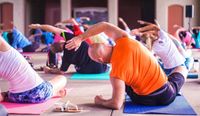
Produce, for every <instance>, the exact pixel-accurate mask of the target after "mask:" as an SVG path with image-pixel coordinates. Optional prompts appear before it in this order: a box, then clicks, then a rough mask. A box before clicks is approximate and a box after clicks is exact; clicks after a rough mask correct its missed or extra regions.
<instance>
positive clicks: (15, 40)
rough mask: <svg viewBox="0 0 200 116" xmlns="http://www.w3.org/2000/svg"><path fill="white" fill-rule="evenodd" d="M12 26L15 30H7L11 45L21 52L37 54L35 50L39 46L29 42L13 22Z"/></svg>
mask: <svg viewBox="0 0 200 116" xmlns="http://www.w3.org/2000/svg"><path fill="white" fill-rule="evenodd" d="M11 24H12V26H13V28H12V29H9V30H7V31H8V34H7V38H8V42H9V44H10V45H11V46H12V47H13V48H15V49H17V50H18V51H20V52H21V51H22V52H35V50H36V49H38V48H39V44H37V43H35V42H31V41H29V40H28V39H27V38H26V37H25V36H24V34H22V33H21V32H20V31H19V30H18V29H17V27H15V26H14V24H13V23H12V22H11Z"/></svg>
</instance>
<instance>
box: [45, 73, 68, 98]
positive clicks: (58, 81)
mask: <svg viewBox="0 0 200 116" xmlns="http://www.w3.org/2000/svg"><path fill="white" fill-rule="evenodd" d="M49 82H50V83H51V84H52V85H53V96H61V97H64V96H65V95H66V90H65V85H66V83H67V78H66V77H65V76H63V75H59V76H56V77H54V78H53V79H52V80H50V81H49Z"/></svg>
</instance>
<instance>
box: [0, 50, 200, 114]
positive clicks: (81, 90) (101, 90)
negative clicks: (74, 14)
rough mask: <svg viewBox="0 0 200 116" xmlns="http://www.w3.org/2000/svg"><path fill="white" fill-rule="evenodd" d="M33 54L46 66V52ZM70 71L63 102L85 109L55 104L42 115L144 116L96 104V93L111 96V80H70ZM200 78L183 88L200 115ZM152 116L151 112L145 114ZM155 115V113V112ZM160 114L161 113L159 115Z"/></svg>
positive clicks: (36, 62) (4, 86)
mask: <svg viewBox="0 0 200 116" xmlns="http://www.w3.org/2000/svg"><path fill="white" fill-rule="evenodd" d="M28 55H30V56H31V58H32V61H33V63H34V67H39V66H44V65H45V61H46V54H45V53H38V54H28ZM68 72H69V73H67V74H65V76H66V78H68V83H67V85H66V86H67V88H72V90H71V91H70V92H69V93H68V95H67V96H66V97H65V98H63V99H61V102H66V101H67V100H70V102H72V103H74V104H77V105H78V106H79V107H81V108H82V109H83V111H82V112H80V113H58V112H53V111H52V109H53V106H52V107H50V108H49V109H48V111H46V112H45V113H43V114H42V116H66V115H67V116H68V115H69V116H71V115H73V116H134V115H135V116H136V115H137V116H142V114H124V113H123V107H122V108H121V109H120V110H110V109H106V108H103V107H99V106H96V105H94V97H95V95H99V94H101V95H103V96H104V97H106V98H110V97H111V92H112V88H111V85H110V83H109V80H104V81H102V80H87V81H85V80H84V81H80V80H70V76H71V74H72V73H73V72H74V69H73V66H71V67H70V70H69V71H68ZM38 73H39V74H40V75H41V77H42V78H44V79H45V80H49V79H51V78H52V77H53V76H55V75H52V74H44V73H43V72H38ZM0 87H1V89H2V91H5V90H7V88H8V86H7V82H6V81H4V80H0ZM199 92H200V80H199V79H188V80H187V81H186V83H185V85H184V86H183V88H182V94H183V95H184V96H185V97H186V99H187V101H188V102H189V103H190V105H191V106H192V107H193V108H194V110H195V111H196V113H197V115H200V102H199V98H200V94H199ZM145 115H147V116H151V115H149V114H145ZM154 115H155V114H154ZM10 116H15V115H10ZM157 116H160V115H157Z"/></svg>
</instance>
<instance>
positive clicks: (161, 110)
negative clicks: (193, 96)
mask: <svg viewBox="0 0 200 116" xmlns="http://www.w3.org/2000/svg"><path fill="white" fill-rule="evenodd" d="M124 113H129V114H169V115H170V114H171V115H196V112H195V111H194V110H193V109H192V107H191V106H190V105H189V104H188V102H187V101H186V99H185V98H184V97H183V96H177V97H176V99H175V100H174V102H172V103H171V104H169V105H167V106H144V105H137V104H134V103H132V102H131V101H130V98H127V99H126V102H125V106H124Z"/></svg>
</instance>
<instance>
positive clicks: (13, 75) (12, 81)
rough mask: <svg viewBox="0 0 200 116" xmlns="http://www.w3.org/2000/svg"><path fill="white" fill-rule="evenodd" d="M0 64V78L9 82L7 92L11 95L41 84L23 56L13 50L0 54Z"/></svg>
mask: <svg viewBox="0 0 200 116" xmlns="http://www.w3.org/2000/svg"><path fill="white" fill-rule="evenodd" d="M0 62H1V65H0V77H2V78H3V79H5V80H7V81H8V82H9V85H10V86H9V87H10V88H9V91H10V92H12V93H18V92H22V91H26V90H29V89H32V88H34V87H36V86H38V85H39V84H41V83H42V82H43V80H42V79H41V78H40V77H39V75H38V74H37V73H36V72H35V71H34V70H33V69H32V68H31V67H30V66H29V65H30V64H29V63H28V62H27V61H26V60H25V59H24V58H23V56H22V55H21V54H20V53H19V52H17V51H16V50H15V49H13V48H10V49H9V50H8V51H6V52H0ZM28 75H29V76H28ZM19 85H20V86H19Z"/></svg>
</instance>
